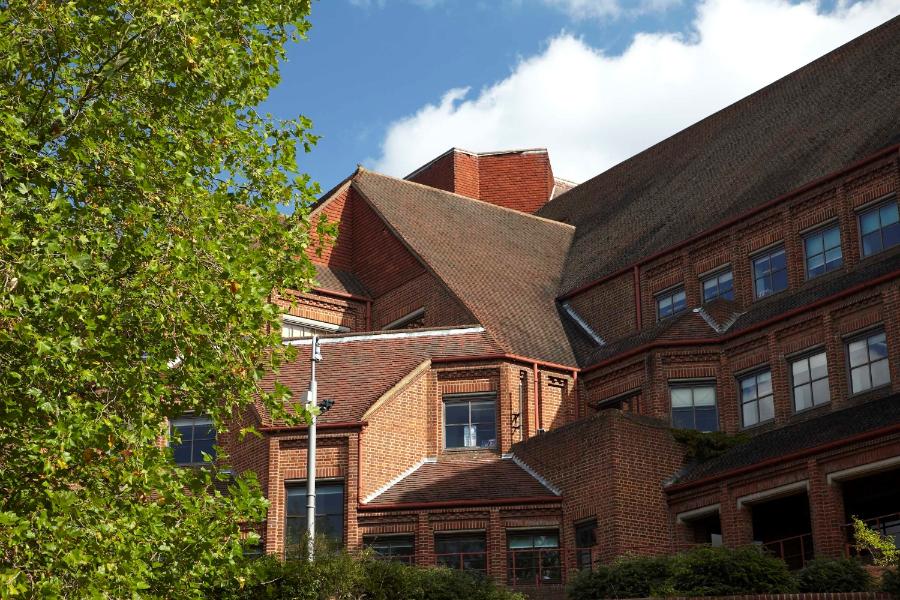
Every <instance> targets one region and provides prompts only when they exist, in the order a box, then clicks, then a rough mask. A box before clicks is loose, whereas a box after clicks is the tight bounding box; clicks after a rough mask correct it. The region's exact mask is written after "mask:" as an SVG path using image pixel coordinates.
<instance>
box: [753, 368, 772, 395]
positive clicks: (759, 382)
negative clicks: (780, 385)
mask: <svg viewBox="0 0 900 600" xmlns="http://www.w3.org/2000/svg"><path fill="white" fill-rule="evenodd" d="M756 393H757V395H759V396H768V395H769V394H771V393H772V372H771V371H764V372H762V373H760V374H759V375H757V376H756Z"/></svg>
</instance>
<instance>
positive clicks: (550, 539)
mask: <svg viewBox="0 0 900 600" xmlns="http://www.w3.org/2000/svg"><path fill="white" fill-rule="evenodd" d="M534 547H535V548H559V536H558V535H557V534H555V533H545V534H541V535H536V536H534Z"/></svg>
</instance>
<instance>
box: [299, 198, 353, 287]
mask: <svg viewBox="0 0 900 600" xmlns="http://www.w3.org/2000/svg"><path fill="white" fill-rule="evenodd" d="M350 194H351V190H350V184H349V183H348V184H347V185H346V186H345V187H344V188H342V189H340V190H338V191H337V192H335V193H334V195H333V196H332V197H331V198H330V199H329V200H328V202H327V203H325V204H324V205H323V206H322V207H321V208H319V209H318V210H316V211H315V213H314V215H313V217H314V218H316V219H318V217H319V214H324V215H325V217H326V218H327V219H328V221H330V222H332V223H338V224H339V226H338V234H337V238H336V239H335V240H332V241H333V242H334V243H333V244H329V245H326V246H325V247H324V248H323V249H322V254H321V256H318V255H317V254H316V252H315V248H314V247H312V248H310V250H309V257H310V259H311V260H312V261H313V262H318V263H321V264H324V265H328V266H330V267H332V268H334V269H340V270H344V271H349V270H350V269H351V268H352V266H353V218H352V214H353V212H352V210H353V202H352V201H351V200H350Z"/></svg>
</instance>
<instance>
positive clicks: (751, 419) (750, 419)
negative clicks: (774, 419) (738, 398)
mask: <svg viewBox="0 0 900 600" xmlns="http://www.w3.org/2000/svg"><path fill="white" fill-rule="evenodd" d="M743 413H744V426H745V427H749V426H750V425H756V423H757V420H756V402H748V403H747V404H745V405H744V408H743Z"/></svg>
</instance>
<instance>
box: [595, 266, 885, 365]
mask: <svg viewBox="0 0 900 600" xmlns="http://www.w3.org/2000/svg"><path fill="white" fill-rule="evenodd" d="M898 276H900V269H898V270H895V271H891V272H890V273H886V274H884V275H882V276H881V277H876V278H875V279H869V280H868V281H865V282H863V283H860V284H857V285H855V286H853V287H849V288H847V289H845V290H841V291H840V292H838V293H836V294H832V295H831V296H827V297H825V298H821V299H819V300H816V301H815V302H811V303H810V304H805V305H803V306H798V307H797V308H793V309H791V310H789V311H787V312H783V313H781V314H779V315H776V316H774V317H772V318H770V319H766V320H764V321H760V322H759V323H756V324H754V325H751V326H750V327H747V328H746V329H741V330H739V331H734V332H732V333H729V334H726V335H723V336H722V337H718V338H693V339H683V340H661V341H655V342H649V343H647V344H644V345H643V346H638V347H637V348H633V349H631V350H629V351H627V352H623V353H621V354H616V355H615V356H612V357H610V358H607V359H606V360H602V361H600V362H598V363H595V364H593V365H591V366H589V367H585V368H583V369H581V372H582V373H590V372H591V371H596V370H597V369H600V368H602V367H605V366H607V365H609V364H613V363H616V362H619V361H621V360H624V359H626V358H630V357H632V356H635V355H637V354H641V353H643V352H646V351H647V350H652V349H654V348H665V347H668V348H677V347H679V346H704V345H709V344H721V343H723V342H727V341H730V340H733V339H735V338H737V337H740V336H744V335H747V334H748V333H753V332H754V331H757V330H759V329H763V328H765V327H768V326H769V325H771V324H773V323H777V322H779V321H784V320H786V319H789V318H791V317H794V316H796V315H799V314H802V313H805V312H808V311H810V310H814V309H816V308H818V307H820V306H823V305H825V304H829V303H831V302H834V301H835V300H840V299H841V298H844V297H846V296H851V295H853V294H855V293H857V292H860V291H863V290H866V289H869V288H871V287H873V286H876V285H878V284H880V283H884V282H886V281H890V280H891V279H896V278H897V277H898Z"/></svg>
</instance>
